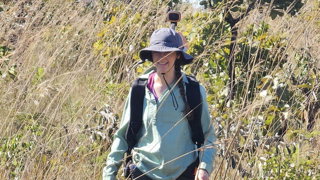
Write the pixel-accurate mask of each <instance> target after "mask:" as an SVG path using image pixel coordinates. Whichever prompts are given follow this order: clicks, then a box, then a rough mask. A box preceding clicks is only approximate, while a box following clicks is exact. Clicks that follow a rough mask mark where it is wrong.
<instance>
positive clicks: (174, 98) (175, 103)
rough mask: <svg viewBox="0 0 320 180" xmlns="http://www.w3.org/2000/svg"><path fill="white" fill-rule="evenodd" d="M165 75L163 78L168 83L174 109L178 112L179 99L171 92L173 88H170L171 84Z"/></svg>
mask: <svg viewBox="0 0 320 180" xmlns="http://www.w3.org/2000/svg"><path fill="white" fill-rule="evenodd" d="M164 75H165V73H162V77H163V79H164V82H165V83H166V85H167V87H168V89H169V92H170V95H171V99H172V104H173V107H174V109H175V110H178V108H179V104H178V101H177V98H176V96H175V95H174V93H173V92H172V91H171V87H170V86H169V84H168V82H167V80H166V78H165V77H164Z"/></svg>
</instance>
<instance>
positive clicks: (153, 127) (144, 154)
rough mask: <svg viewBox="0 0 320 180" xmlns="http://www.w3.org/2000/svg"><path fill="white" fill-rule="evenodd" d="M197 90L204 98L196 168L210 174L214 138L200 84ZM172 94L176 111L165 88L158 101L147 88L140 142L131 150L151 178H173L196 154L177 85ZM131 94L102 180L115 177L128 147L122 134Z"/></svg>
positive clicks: (184, 168)
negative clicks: (202, 141)
mask: <svg viewBox="0 0 320 180" xmlns="http://www.w3.org/2000/svg"><path fill="white" fill-rule="evenodd" d="M148 76H149V74H145V75H143V76H141V77H142V78H148ZM183 81H184V83H188V79H187V78H186V76H185V74H183ZM171 86H173V84H172V85H171ZM200 92H201V95H202V100H203V104H202V115H201V124H202V129H203V132H204V135H205V138H206V140H205V144H204V147H205V150H204V151H201V152H200V164H199V168H203V169H206V170H207V171H208V172H209V173H211V172H212V169H213V160H214V156H215V149H214V148H213V147H212V146H213V143H214V141H215V139H216V138H215V135H214V130H213V126H212V124H211V123H210V115H209V111H208V104H207V102H206V92H205V89H204V87H203V86H200ZM173 93H174V94H175V96H176V98H177V101H178V104H179V108H178V110H177V111H176V110H175V109H174V107H173V104H172V99H171V97H170V93H169V90H168V89H167V90H166V91H165V92H164V93H163V95H162V96H161V97H159V100H158V102H157V101H156V100H155V97H154V95H153V94H152V93H151V92H150V91H149V89H148V88H147V87H146V94H145V99H144V104H143V109H144V112H143V125H142V128H141V130H140V132H139V133H138V139H139V141H138V143H137V145H136V147H135V148H134V149H133V150H132V159H133V162H134V164H136V166H137V167H138V169H139V170H140V171H141V172H144V173H147V176H149V177H150V178H152V179H162V180H174V179H176V178H177V177H179V176H180V175H181V174H182V173H183V172H184V171H185V170H186V168H187V167H188V166H189V165H190V164H191V163H192V162H194V161H195V160H196V159H197V157H198V152H197V151H195V149H196V148H197V147H196V145H195V144H194V143H193V142H192V140H191V131H190V127H189V123H188V122H187V120H186V119H185V118H183V117H184V115H183V109H184V102H183V99H182V96H181V94H180V91H179V87H178V86H175V87H173ZM130 95H131V90H130V93H129V96H128V98H127V101H126V104H125V107H124V112H123V115H122V121H121V124H120V128H119V129H118V131H117V132H116V133H115V135H114V140H113V143H112V146H111V152H110V154H109V156H108V158H107V165H106V166H105V167H104V169H103V179H104V180H109V179H112V180H113V179H116V174H117V172H118V169H119V167H120V165H121V164H122V162H123V157H124V153H125V152H126V151H127V148H128V145H127V142H126V140H125V133H126V129H127V127H128V122H129V119H130Z"/></svg>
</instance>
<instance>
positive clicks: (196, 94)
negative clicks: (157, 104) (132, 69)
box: [125, 76, 204, 163]
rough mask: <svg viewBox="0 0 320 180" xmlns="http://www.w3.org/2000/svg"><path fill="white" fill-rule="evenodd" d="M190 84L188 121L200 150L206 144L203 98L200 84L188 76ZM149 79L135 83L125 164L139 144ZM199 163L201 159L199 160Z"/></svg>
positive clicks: (193, 138)
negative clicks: (202, 122)
mask: <svg viewBox="0 0 320 180" xmlns="http://www.w3.org/2000/svg"><path fill="white" fill-rule="evenodd" d="M187 79H188V81H189V83H186V96H187V103H188V104H189V106H190V109H191V111H192V112H191V113H192V114H191V118H189V119H188V122H189V125H190V128H191V135H192V141H193V142H194V143H195V144H196V145H197V147H198V148H200V147H201V145H202V144H203V143H204V135H203V130H202V126H201V113H202V97H201V93H200V86H199V82H198V81H197V80H196V79H195V78H194V77H192V76H187ZM147 81H148V79H143V78H138V79H136V80H135V81H134V82H133V85H132V89H131V97H130V102H131V103H130V109H131V110H130V111H131V112H130V122H129V125H128V128H127V131H126V134H125V139H126V141H127V143H128V150H127V152H126V153H127V158H126V161H125V163H128V162H129V161H132V159H131V155H130V154H131V150H132V149H133V148H134V146H135V145H136V143H137V142H138V139H137V134H138V132H139V130H140V128H141V126H142V117H143V110H142V108H143V101H144V96H145V86H146V84H147ZM197 163H199V159H198V160H197Z"/></svg>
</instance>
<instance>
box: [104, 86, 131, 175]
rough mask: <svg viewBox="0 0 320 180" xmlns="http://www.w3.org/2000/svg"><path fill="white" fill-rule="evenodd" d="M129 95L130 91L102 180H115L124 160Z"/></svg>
mask: <svg viewBox="0 0 320 180" xmlns="http://www.w3.org/2000/svg"><path fill="white" fill-rule="evenodd" d="M130 95H131V90H130V92H129V95H128V97H127V100H126V103H125V106H124V111H123V114H122V119H121V123H120V127H119V129H118V130H117V131H116V133H115V134H114V136H113V143H112V145H111V151H110V153H109V155H108V158H107V162H106V166H105V167H104V168H103V178H102V179H103V180H116V175H117V172H118V170H119V167H120V166H121V164H122V162H123V160H124V159H123V158H124V153H125V152H126V151H127V149H128V144H127V141H126V140H125V134H126V130H127V127H128V123H129V120H130V97H131V96H130Z"/></svg>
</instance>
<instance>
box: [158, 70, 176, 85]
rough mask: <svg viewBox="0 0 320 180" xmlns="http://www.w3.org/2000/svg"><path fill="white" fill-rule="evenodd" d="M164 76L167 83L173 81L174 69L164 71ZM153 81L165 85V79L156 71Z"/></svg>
mask: <svg viewBox="0 0 320 180" xmlns="http://www.w3.org/2000/svg"><path fill="white" fill-rule="evenodd" d="M164 78H166V81H167V82H168V84H171V83H173V82H174V80H175V78H176V76H175V71H174V69H172V71H169V72H167V73H165V74H164ZM155 82H156V83H160V84H161V85H166V83H165V80H164V79H163V75H162V74H161V73H159V72H157V73H156V76H155Z"/></svg>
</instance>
